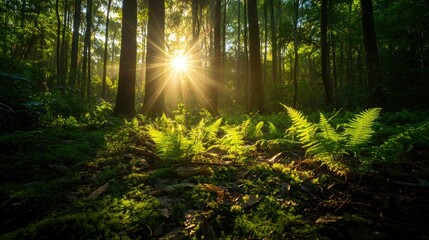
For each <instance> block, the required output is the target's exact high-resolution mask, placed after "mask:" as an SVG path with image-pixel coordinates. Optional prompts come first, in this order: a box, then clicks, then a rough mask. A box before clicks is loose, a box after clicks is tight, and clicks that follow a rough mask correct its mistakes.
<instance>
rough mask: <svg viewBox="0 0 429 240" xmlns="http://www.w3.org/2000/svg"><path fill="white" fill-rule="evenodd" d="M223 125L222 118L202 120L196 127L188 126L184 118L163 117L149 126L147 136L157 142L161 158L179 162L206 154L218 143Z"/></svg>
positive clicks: (157, 149)
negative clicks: (211, 120)
mask: <svg viewBox="0 0 429 240" xmlns="http://www.w3.org/2000/svg"><path fill="white" fill-rule="evenodd" d="M221 123H222V118H219V119H217V120H215V121H213V122H210V120H209V119H208V118H202V119H201V120H200V121H199V122H198V123H197V124H196V125H191V126H187V125H186V124H185V121H184V118H183V116H176V117H174V118H168V117H166V116H165V115H163V116H162V117H160V118H158V119H157V120H156V121H155V123H153V124H149V125H148V126H147V134H148V135H149V136H150V138H151V139H152V140H153V141H154V142H155V144H156V151H157V154H158V156H159V157H160V158H162V159H165V160H177V159H182V158H186V157H197V156H199V155H201V154H203V153H205V152H206V151H207V150H208V149H209V148H210V147H211V146H212V145H214V144H215V142H216V141H217V134H218V132H219V131H220V125H221Z"/></svg>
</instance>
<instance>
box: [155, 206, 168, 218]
mask: <svg viewBox="0 0 429 240" xmlns="http://www.w3.org/2000/svg"><path fill="white" fill-rule="evenodd" d="M158 210H159V212H161V214H162V216H164V217H165V218H169V217H170V214H169V213H168V208H162V209H158Z"/></svg>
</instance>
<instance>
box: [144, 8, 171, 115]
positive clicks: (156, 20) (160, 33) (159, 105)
mask: <svg viewBox="0 0 429 240" xmlns="http://www.w3.org/2000/svg"><path fill="white" fill-rule="evenodd" d="M146 48H147V49H146V82H145V96H144V105H143V114H144V115H147V116H150V117H155V116H161V115H162V113H163V112H164V106H165V101H164V90H165V84H166V82H165V74H164V69H165V53H164V49H165V5H164V0H162V1H161V0H149V19H148V30H147V46H146Z"/></svg>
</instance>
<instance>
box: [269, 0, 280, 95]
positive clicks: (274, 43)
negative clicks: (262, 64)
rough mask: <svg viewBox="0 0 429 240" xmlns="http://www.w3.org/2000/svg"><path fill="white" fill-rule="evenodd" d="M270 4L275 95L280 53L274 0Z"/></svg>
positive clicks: (272, 69) (270, 0)
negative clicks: (278, 53)
mask: <svg viewBox="0 0 429 240" xmlns="http://www.w3.org/2000/svg"><path fill="white" fill-rule="evenodd" d="M269 4H270V24H271V58H272V63H271V75H272V78H273V89H274V95H277V89H278V86H279V83H278V77H277V73H278V65H279V63H278V55H277V48H278V47H277V23H276V20H275V16H274V0H269Z"/></svg>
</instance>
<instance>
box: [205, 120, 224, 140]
mask: <svg viewBox="0 0 429 240" xmlns="http://www.w3.org/2000/svg"><path fill="white" fill-rule="evenodd" d="M221 124H222V118H219V119H217V120H216V121H215V122H213V123H212V124H210V125H209V126H207V127H206V128H205V132H206V138H207V140H208V141H216V140H217V135H218V133H219V131H220V125H221Z"/></svg>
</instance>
